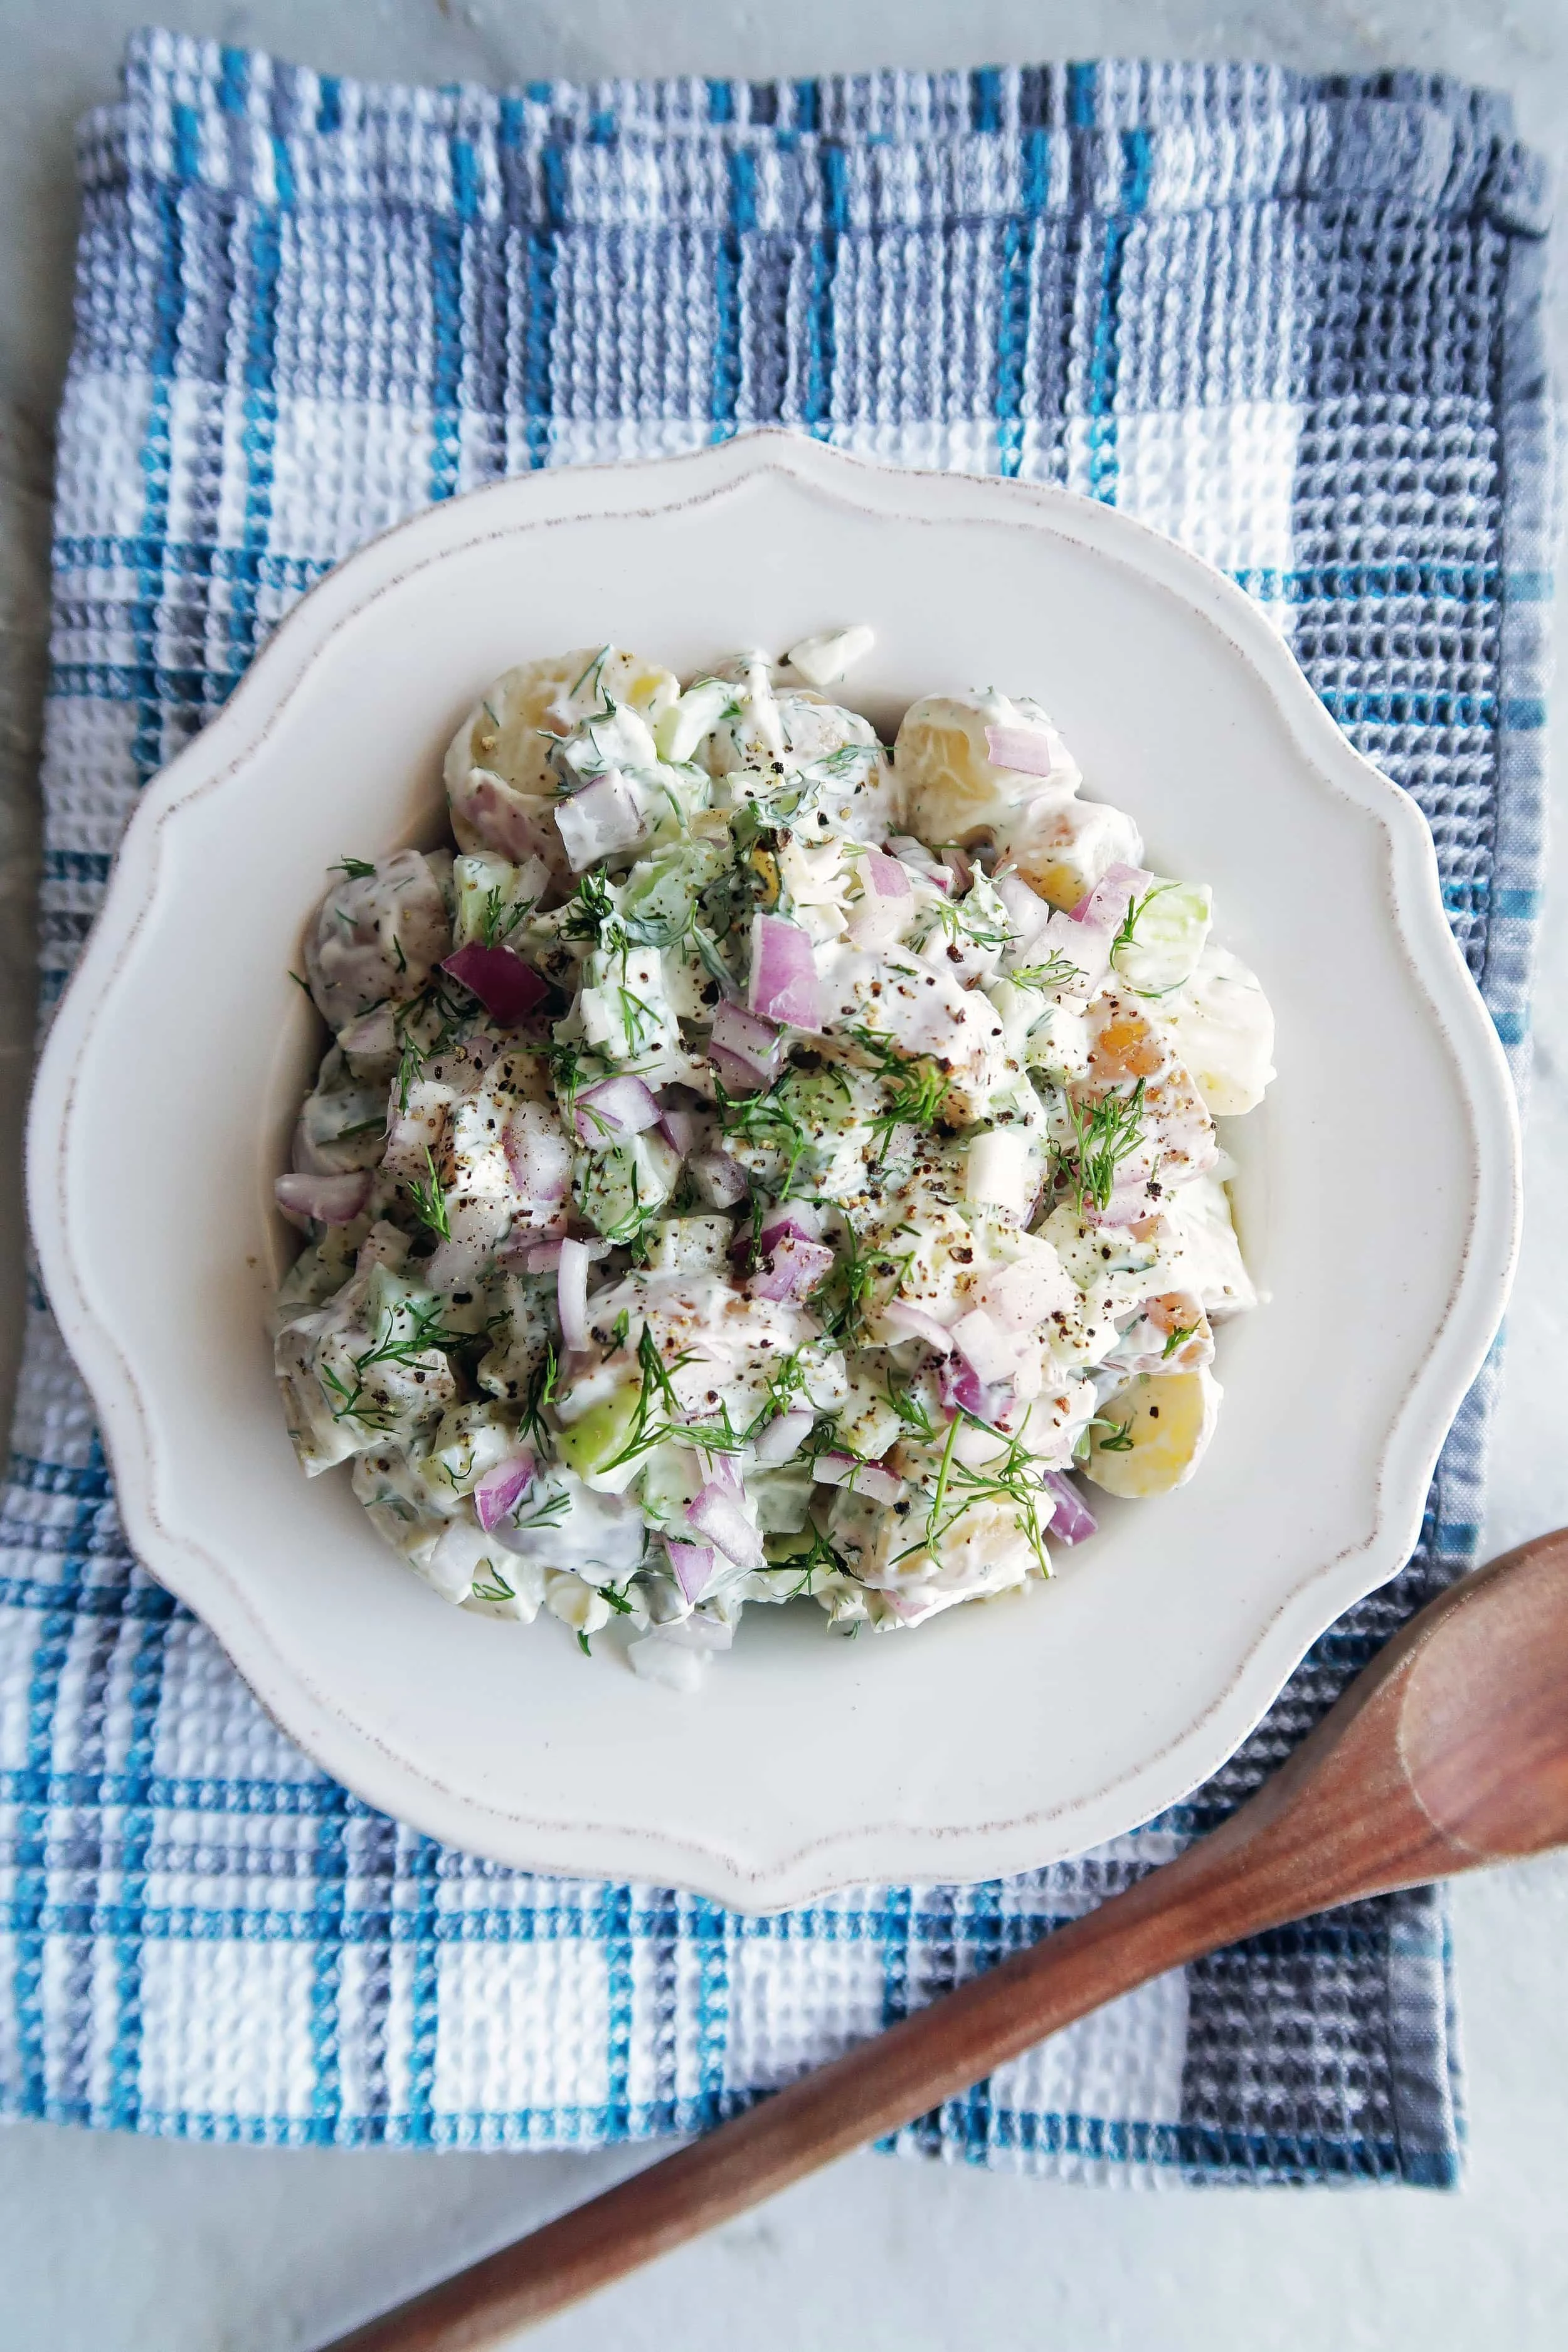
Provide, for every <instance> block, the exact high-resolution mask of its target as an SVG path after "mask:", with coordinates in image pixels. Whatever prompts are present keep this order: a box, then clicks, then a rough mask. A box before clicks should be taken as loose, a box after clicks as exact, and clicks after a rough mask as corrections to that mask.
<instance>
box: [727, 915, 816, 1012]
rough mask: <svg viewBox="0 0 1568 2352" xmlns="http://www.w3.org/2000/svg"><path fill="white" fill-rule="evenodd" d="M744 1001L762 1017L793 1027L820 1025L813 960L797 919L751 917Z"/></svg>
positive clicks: (763, 916) (766, 916) (764, 916)
mask: <svg viewBox="0 0 1568 2352" xmlns="http://www.w3.org/2000/svg"><path fill="white" fill-rule="evenodd" d="M746 1003H747V1004H748V1006H749V1007H750V1009H751V1011H752V1012H753V1013H760V1014H761V1015H762V1017H763V1020H765V1021H777V1022H780V1023H783V1024H785V1025H787V1026H788V1027H790V1028H792V1029H809V1030H813V1031H816V1030H820V1028H821V1027H822V990H821V985H820V983H819V982H818V980H817V977H816V958H815V957H814V956H813V954H812V951H811V941H810V940H809V939H808V937H807V936H806V934H805V931H803V930H802V929H801V928H800V925H799V924H798V923H792V922H789V921H788V920H786V919H785V918H784V916H783V915H755V916H753V917H752V972H751V980H750V982H749V984H748V988H747V992H746Z"/></svg>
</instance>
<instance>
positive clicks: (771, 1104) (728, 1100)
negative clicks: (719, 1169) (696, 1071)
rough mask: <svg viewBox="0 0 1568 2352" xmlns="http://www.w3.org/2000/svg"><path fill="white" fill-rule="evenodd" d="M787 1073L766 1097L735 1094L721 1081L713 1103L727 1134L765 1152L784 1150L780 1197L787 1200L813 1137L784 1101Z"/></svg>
mask: <svg viewBox="0 0 1568 2352" xmlns="http://www.w3.org/2000/svg"><path fill="white" fill-rule="evenodd" d="M790 1076H791V1073H790V1071H789V1070H787V1069H786V1070H784V1072H782V1073H781V1075H780V1076H778V1077H776V1078H775V1079H774V1080H773V1085H772V1086H771V1087H768V1089H767V1091H766V1093H765V1094H759V1095H731V1093H730V1092H729V1091H728V1089H727V1088H726V1087H725V1085H724V1082H723V1080H722V1079H721V1078H715V1079H714V1081H713V1100H714V1105H715V1108H717V1110H718V1113H719V1124H720V1126H721V1128H722V1129H723V1131H724V1133H725V1134H726V1135H738V1136H739V1137H740V1139H741V1140H742V1142H743V1143H749V1144H751V1145H752V1146H753V1147H754V1148H756V1149H758V1150H773V1151H782V1152H784V1154H785V1155H786V1159H785V1163H784V1177H783V1181H781V1183H780V1185H779V1198H780V1200H781V1201H782V1200H784V1198H785V1197H786V1195H787V1194H788V1192H789V1189H790V1186H791V1185H792V1184H793V1183H794V1182H795V1171H796V1170H797V1169H798V1168H799V1166H800V1163H801V1161H802V1160H804V1159H805V1155H806V1153H807V1152H808V1151H809V1150H811V1138H810V1136H808V1135H807V1133H806V1131H805V1128H804V1127H803V1126H802V1125H801V1122H800V1120H799V1119H798V1118H797V1117H796V1116H795V1112H794V1111H793V1110H791V1108H790V1107H789V1105H788V1104H787V1103H786V1102H784V1101H783V1100H782V1099H781V1097H780V1093H779V1089H780V1088H781V1087H783V1086H784V1084H785V1083H786V1081H787V1080H788V1079H789V1077H790Z"/></svg>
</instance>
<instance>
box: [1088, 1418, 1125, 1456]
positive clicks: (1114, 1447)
mask: <svg viewBox="0 0 1568 2352" xmlns="http://www.w3.org/2000/svg"><path fill="white" fill-rule="evenodd" d="M1089 1427H1090V1429H1105V1430H1109V1431H1110V1435H1109V1436H1108V1437H1102V1438H1101V1439H1100V1452H1101V1453H1102V1454H1131V1451H1132V1415H1131V1413H1129V1414H1128V1416H1127V1418H1126V1420H1125V1421H1102V1420H1101V1419H1100V1415H1099V1414H1098V1413H1096V1415H1095V1417H1094V1419H1093V1420H1092V1421H1091V1422H1090V1423H1089Z"/></svg>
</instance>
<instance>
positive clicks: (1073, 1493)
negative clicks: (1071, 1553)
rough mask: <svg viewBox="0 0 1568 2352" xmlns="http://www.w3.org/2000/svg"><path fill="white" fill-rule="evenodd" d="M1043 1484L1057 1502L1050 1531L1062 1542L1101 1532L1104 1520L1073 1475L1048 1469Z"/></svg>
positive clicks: (1050, 1533)
mask: <svg viewBox="0 0 1568 2352" xmlns="http://www.w3.org/2000/svg"><path fill="white" fill-rule="evenodd" d="M1040 1484H1041V1486H1044V1487H1045V1489H1046V1491H1047V1494H1049V1495H1051V1496H1053V1497H1054V1498H1055V1502H1056V1508H1055V1510H1054V1511H1053V1512H1052V1513H1051V1517H1050V1524H1049V1526H1048V1527H1047V1530H1046V1532H1047V1535H1053V1536H1055V1538H1056V1539H1057V1541H1058V1543H1064V1544H1075V1543H1082V1541H1083V1539H1084V1538H1085V1536H1092V1535H1096V1534H1098V1533H1099V1530H1100V1521H1099V1520H1098V1519H1097V1518H1096V1517H1095V1516H1094V1513H1093V1512H1092V1511H1091V1510H1090V1509H1089V1505H1088V1504H1087V1503H1086V1502H1085V1501H1084V1499H1083V1496H1081V1495H1080V1494H1079V1491H1078V1488H1077V1487H1076V1486H1074V1485H1073V1483H1072V1480H1071V1479H1070V1478H1064V1477H1063V1476H1062V1475H1061V1473H1060V1471H1059V1470H1047V1472H1046V1473H1045V1475H1044V1476H1043V1477H1042V1478H1041V1480H1040Z"/></svg>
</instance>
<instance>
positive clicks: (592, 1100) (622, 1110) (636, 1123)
mask: <svg viewBox="0 0 1568 2352" xmlns="http://www.w3.org/2000/svg"><path fill="white" fill-rule="evenodd" d="M573 1117H574V1119H575V1121H576V1126H577V1137H578V1140H579V1142H582V1143H585V1144H586V1145H587V1147H588V1149H589V1150H590V1151H605V1150H608V1149H609V1147H610V1145H611V1144H613V1143H619V1142H620V1141H621V1139H622V1138H623V1137H624V1136H627V1135H641V1134H642V1133H643V1132H644V1131H645V1130H646V1129H648V1128H650V1127H657V1126H658V1103H657V1102H655V1100H654V1098H653V1096H652V1094H651V1093H650V1092H649V1090H648V1089H647V1087H645V1086H644V1084H643V1082H642V1080H641V1079H640V1078H631V1077H618V1078H601V1079H599V1081H598V1083H597V1084H596V1085H595V1086H591V1087H584V1088H583V1091H582V1093H581V1094H580V1095H579V1096H578V1097H577V1099H576V1103H575V1105H574V1109H573Z"/></svg>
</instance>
